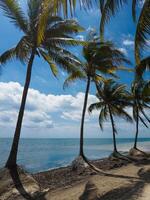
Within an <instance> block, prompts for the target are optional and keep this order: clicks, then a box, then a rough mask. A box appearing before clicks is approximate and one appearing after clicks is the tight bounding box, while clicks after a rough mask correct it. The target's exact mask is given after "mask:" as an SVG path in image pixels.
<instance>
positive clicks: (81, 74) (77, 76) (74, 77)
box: [63, 70, 87, 89]
mask: <svg viewBox="0 0 150 200" xmlns="http://www.w3.org/2000/svg"><path fill="white" fill-rule="evenodd" d="M86 78H87V76H86V74H84V72H82V71H79V70H77V71H75V72H73V73H71V74H70V75H69V76H68V78H67V79H66V80H65V82H64V84H63V88H64V89H65V88H66V87H68V85H69V84H70V83H72V82H74V81H75V80H77V79H80V80H85V79H86Z"/></svg>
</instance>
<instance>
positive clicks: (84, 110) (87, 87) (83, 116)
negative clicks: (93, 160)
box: [79, 77, 91, 157]
mask: <svg viewBox="0 0 150 200" xmlns="http://www.w3.org/2000/svg"><path fill="white" fill-rule="evenodd" d="M90 81H91V80H90V77H88V80H87V86H86V92H85V98H84V105H83V111H82V119H81V128H80V151H79V156H82V157H84V151H83V139H84V138H83V134H84V120H85V113H86V107H87V100H88V94H89V88H90Z"/></svg>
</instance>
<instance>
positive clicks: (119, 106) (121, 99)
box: [89, 79, 132, 156]
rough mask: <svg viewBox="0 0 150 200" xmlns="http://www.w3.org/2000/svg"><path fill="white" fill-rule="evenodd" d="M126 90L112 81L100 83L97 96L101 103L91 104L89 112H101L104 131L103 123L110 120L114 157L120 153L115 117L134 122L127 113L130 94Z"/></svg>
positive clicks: (123, 86) (101, 125) (101, 124)
mask: <svg viewBox="0 0 150 200" xmlns="http://www.w3.org/2000/svg"><path fill="white" fill-rule="evenodd" d="M125 88H126V86H125V85H121V84H117V83H115V82H114V81H113V80H112V79H108V80H106V81H104V82H103V83H100V84H99V85H98V87H97V89H98V92H97V94H96V96H97V98H98V99H99V101H98V102H96V103H93V104H91V105H90V107H89V112H92V111H93V110H100V114H99V125H100V128H101V129H102V130H103V122H104V121H105V120H108V118H109V119H110V121H111V125H112V132H113V146H114V150H113V155H114V156H115V155H116V154H117V153H118V150H117V145H116V133H117V129H116V126H115V120H114V117H121V118H124V119H126V120H127V121H129V122H132V117H130V115H129V114H128V113H127V112H126V111H125V108H126V107H127V106H129V102H128V98H127V97H128V92H127V91H126V90H125Z"/></svg>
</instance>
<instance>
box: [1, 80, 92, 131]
mask: <svg viewBox="0 0 150 200" xmlns="http://www.w3.org/2000/svg"><path fill="white" fill-rule="evenodd" d="M0 91H1V93H0V111H1V112H0V125H1V126H6V125H7V124H9V125H11V126H13V125H14V124H15V123H16V119H17V113H18V110H19V106H20V102H21V95H22V91H23V87H22V86H21V85H20V84H19V83H16V82H9V83H3V82H1V83H0ZM83 101H84V93H78V94H77V95H76V96H72V95H53V94H48V95H46V94H43V93H40V92H39V91H37V90H34V89H29V94H28V98H27V104H26V110H25V117H24V126H25V127H29V128H35V127H44V128H50V127H53V126H54V123H55V121H54V119H52V118H55V117H52V116H53V115H55V114H57V115H58V116H57V117H58V118H60V119H67V120H73V121H78V120H80V119H81V110H82V105H83ZM95 101H96V97H95V96H93V95H89V104H90V103H92V102H95ZM87 118H88V115H87ZM56 122H57V121H56Z"/></svg>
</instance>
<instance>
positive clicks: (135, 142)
mask: <svg viewBox="0 0 150 200" xmlns="http://www.w3.org/2000/svg"><path fill="white" fill-rule="evenodd" d="M136 112H137V116H136V134H135V140H134V148H135V149H136V148H137V140H138V134H139V110H138V107H137V110H136Z"/></svg>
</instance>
